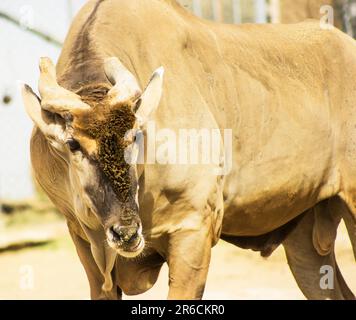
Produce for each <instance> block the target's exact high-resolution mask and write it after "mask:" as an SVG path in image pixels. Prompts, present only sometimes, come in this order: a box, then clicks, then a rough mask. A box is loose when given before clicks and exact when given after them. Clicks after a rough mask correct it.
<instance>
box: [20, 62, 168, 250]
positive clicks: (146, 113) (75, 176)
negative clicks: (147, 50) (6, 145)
mask: <svg viewBox="0 0 356 320" xmlns="http://www.w3.org/2000/svg"><path fill="white" fill-rule="evenodd" d="M104 67H105V73H106V76H107V78H108V80H109V81H110V83H111V85H109V84H102V85H99V86H98V85H87V86H85V87H83V88H81V89H80V90H79V91H77V92H71V91H69V90H67V89H65V88H63V87H61V86H60V85H59V84H58V83H57V79H56V71H55V67H54V65H53V63H52V62H51V60H50V59H48V58H42V59H41V62H40V71H41V75H40V81H39V92H40V95H41V98H39V97H38V96H37V95H36V94H35V93H34V92H33V91H32V89H31V88H30V87H29V86H27V85H24V86H23V88H22V93H23V99H24V104H25V108H26V111H27V113H28V114H29V116H30V117H31V118H32V120H33V121H34V123H35V125H36V126H37V127H38V128H39V130H40V131H41V132H42V134H43V135H44V137H45V138H46V140H47V141H48V143H49V144H50V145H51V146H52V149H53V151H54V152H55V153H56V154H57V155H58V156H59V157H61V158H62V159H63V160H64V161H65V162H66V163H67V166H68V174H69V177H68V178H69V179H68V180H69V181H70V185H69V186H68V188H70V190H69V193H70V194H71V195H72V197H73V199H72V200H73V204H74V210H75V212H76V214H77V215H78V219H82V220H84V221H85V220H88V219H89V220H90V219H93V217H94V219H96V220H97V221H99V222H100V224H101V225H102V227H103V228H104V230H105V233H106V237H107V241H108V243H109V245H110V246H111V247H112V248H114V249H115V250H116V251H117V252H118V253H119V254H120V255H122V256H125V257H135V256H137V255H139V254H140V253H141V252H142V250H143V248H144V245H145V241H144V238H143V235H142V225H141V221H140V218H139V214H138V211H139V204H138V178H139V173H138V169H137V166H136V164H135V159H136V158H137V156H138V143H137V141H136V138H137V134H136V133H135V132H137V131H138V130H139V129H140V127H141V126H143V125H144V124H145V122H146V121H147V120H148V119H149V117H150V115H151V114H152V113H153V111H154V110H155V109H156V108H157V106H158V104H159V101H160V99H161V95H162V81H163V80H162V78H163V68H159V69H158V70H157V71H155V72H154V73H153V76H152V78H151V80H150V82H149V84H148V86H147V87H146V89H145V90H144V92H142V91H141V89H140V87H139V85H138V83H137V81H136V79H135V77H134V76H133V75H132V74H131V73H130V72H129V71H128V70H127V69H126V68H125V67H124V66H123V65H122V63H121V62H120V61H119V60H118V59H117V58H109V59H107V60H106V61H105V64H104Z"/></svg>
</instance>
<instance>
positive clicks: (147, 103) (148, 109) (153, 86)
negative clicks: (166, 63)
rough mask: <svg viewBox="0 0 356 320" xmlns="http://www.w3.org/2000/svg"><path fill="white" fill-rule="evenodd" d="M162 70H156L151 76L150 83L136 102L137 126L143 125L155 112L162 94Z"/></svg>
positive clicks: (161, 68)
mask: <svg viewBox="0 0 356 320" xmlns="http://www.w3.org/2000/svg"><path fill="white" fill-rule="evenodd" d="M163 75H164V68H163V67H160V68H158V69H157V70H156V71H155V72H154V73H153V75H152V77H151V80H150V82H149V83H148V86H147V88H146V90H145V91H144V93H143V94H142V95H141V98H140V99H139V101H138V109H137V111H136V118H137V120H138V122H139V125H141V126H142V125H144V124H145V123H146V122H147V121H148V120H149V118H150V116H151V115H152V114H153V113H154V112H155V111H156V109H157V107H158V105H159V102H160V100H161V97H162V92H163Z"/></svg>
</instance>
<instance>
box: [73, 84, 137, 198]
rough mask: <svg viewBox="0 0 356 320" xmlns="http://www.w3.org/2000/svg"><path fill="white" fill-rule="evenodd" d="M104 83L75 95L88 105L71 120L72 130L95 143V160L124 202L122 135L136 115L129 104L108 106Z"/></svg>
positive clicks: (126, 181)
mask: <svg viewBox="0 0 356 320" xmlns="http://www.w3.org/2000/svg"><path fill="white" fill-rule="evenodd" d="M109 90H110V87H109V86H108V85H106V84H102V85H96V86H91V85H89V86H85V87H83V88H82V89H80V90H79V91H78V92H77V94H79V95H80V96H81V99H82V100H83V101H84V102H85V103H87V104H88V105H90V106H91V110H90V111H86V112H84V113H82V114H80V115H78V116H76V117H75V118H74V122H73V129H74V131H75V132H77V133H79V134H80V135H84V136H86V137H88V138H90V139H93V140H95V141H96V145H97V152H96V159H95V160H97V161H98V163H99V166H100V168H101V169H102V171H103V173H104V175H105V176H106V177H107V178H108V179H109V181H110V183H111V184H112V186H113V188H114V191H115V193H116V194H117V196H118V197H119V199H120V200H121V201H123V202H126V201H128V200H129V198H130V197H131V196H132V192H131V183H130V181H131V179H130V170H129V169H130V165H129V164H127V163H126V161H125V157H124V155H125V148H126V147H127V142H125V140H124V136H125V134H126V133H127V131H128V130H130V129H132V128H133V127H134V123H135V120H136V119H135V115H134V113H133V111H132V110H133V105H132V103H122V104H118V105H114V106H112V105H110V104H109V101H108V96H107V93H108V91H109Z"/></svg>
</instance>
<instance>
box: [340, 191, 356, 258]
mask: <svg viewBox="0 0 356 320" xmlns="http://www.w3.org/2000/svg"><path fill="white" fill-rule="evenodd" d="M351 199H352V197H351V196H346V195H345V194H343V193H342V194H340V199H339V203H340V205H339V207H340V212H341V214H342V218H343V220H344V222H345V225H346V228H347V232H348V234H349V237H350V241H351V245H352V249H353V253H354V257H355V260H356V218H355V217H356V208H355V207H354V205H353V203H352V202H351Z"/></svg>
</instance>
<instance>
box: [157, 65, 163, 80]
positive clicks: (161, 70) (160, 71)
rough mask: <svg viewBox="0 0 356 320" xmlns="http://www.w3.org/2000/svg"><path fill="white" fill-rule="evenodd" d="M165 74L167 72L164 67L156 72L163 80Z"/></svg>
mask: <svg viewBox="0 0 356 320" xmlns="http://www.w3.org/2000/svg"><path fill="white" fill-rule="evenodd" d="M164 73H165V70H164V67H163V66H161V67H159V68H158V69H157V70H156V71H155V74H157V75H158V76H159V77H160V78H163V76H164Z"/></svg>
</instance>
